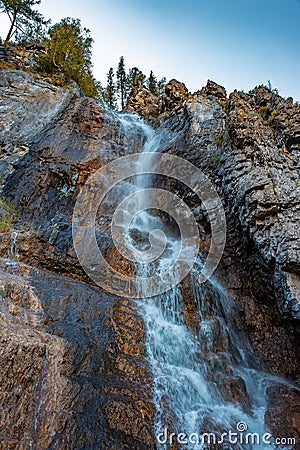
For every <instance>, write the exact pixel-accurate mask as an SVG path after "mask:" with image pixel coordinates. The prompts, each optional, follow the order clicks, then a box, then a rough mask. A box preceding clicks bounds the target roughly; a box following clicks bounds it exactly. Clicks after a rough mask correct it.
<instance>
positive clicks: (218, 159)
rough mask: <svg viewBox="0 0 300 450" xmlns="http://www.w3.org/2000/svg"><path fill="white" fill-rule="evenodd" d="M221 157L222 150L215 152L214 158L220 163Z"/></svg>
mask: <svg viewBox="0 0 300 450" xmlns="http://www.w3.org/2000/svg"><path fill="white" fill-rule="evenodd" d="M220 159H221V152H216V153H214V160H215V161H217V162H218V163H219V162H220Z"/></svg>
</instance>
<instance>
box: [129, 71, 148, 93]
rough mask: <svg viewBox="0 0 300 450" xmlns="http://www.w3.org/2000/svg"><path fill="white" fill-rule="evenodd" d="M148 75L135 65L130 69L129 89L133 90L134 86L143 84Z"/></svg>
mask: <svg viewBox="0 0 300 450" xmlns="http://www.w3.org/2000/svg"><path fill="white" fill-rule="evenodd" d="M145 79H146V76H145V75H144V74H143V72H142V71H141V70H139V69H138V68H137V67H133V68H132V69H130V70H129V74H128V76H127V91H128V92H129V93H131V92H132V90H133V88H135V87H139V86H143V84H144V82H145Z"/></svg>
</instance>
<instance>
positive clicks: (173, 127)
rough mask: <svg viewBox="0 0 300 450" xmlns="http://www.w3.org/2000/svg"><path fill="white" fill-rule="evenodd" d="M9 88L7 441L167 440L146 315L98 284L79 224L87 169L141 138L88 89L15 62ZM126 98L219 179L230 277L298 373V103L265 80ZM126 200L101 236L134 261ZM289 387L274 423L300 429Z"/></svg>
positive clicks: (265, 355) (272, 397)
mask: <svg viewBox="0 0 300 450" xmlns="http://www.w3.org/2000/svg"><path fill="white" fill-rule="evenodd" d="M0 88H1V100H0V106H1V111H2V113H1V116H0V125H1V129H0V130H1V131H0V144H1V156H0V177H1V180H2V182H1V183H2V185H3V186H2V197H3V198H2V199H1V201H0V213H1V214H2V217H3V218H4V217H5V218H6V222H5V221H4V219H3V220H2V222H1V226H0V256H1V258H2V259H1V263H0V270H1V280H2V281H1V283H2V284H1V306H0V324H1V328H0V352H1V359H0V361H1V362H0V365H1V370H0V392H1V395H0V421H1V422H0V423H1V427H0V442H1V444H0V447H1V446H3V447H4V446H6V447H8V448H16V449H18V448H19V449H23V448H41V449H43V448H53V449H72V448H78V449H82V450H83V449H95V448H100V449H106V448H107V449H118V450H119V449H120V448H122V449H126V448H128V449H141V450H143V449H151V448H155V446H156V445H155V438H154V420H155V408H154V405H153V399H152V377H151V372H150V368H149V366H148V363H147V360H146V358H145V345H144V341H145V330H144V324H143V321H142V318H141V317H140V316H139V314H138V312H137V311H136V309H135V305H134V303H133V302H131V301H130V300H124V299H122V298H116V297H114V296H112V295H108V294H106V293H104V292H103V291H102V290H101V289H99V288H98V287H95V286H93V285H92V284H91V281H90V280H89V279H88V278H87V277H86V276H85V274H84V272H83V271H82V269H81V267H80V266H79V263H78V261H77V258H76V255H75V252H74V249H73V246H72V233H71V231H72V230H71V216H72V212H73V208H74V204H75V201H76V198H77V196H78V193H79V192H80V190H81V187H82V186H83V184H84V183H85V181H86V179H87V178H88V177H89V176H90V175H91V174H93V173H94V172H95V171H96V170H97V169H99V168H100V167H102V166H103V165H105V164H106V163H108V162H110V161H112V160H113V159H115V158H117V157H120V156H124V155H126V154H127V153H128V152H129V151H130V152H131V153H134V152H138V151H139V150H140V148H141V146H142V144H143V136H142V135H140V136H139V135H137V136H136V138H135V139H134V141H133V140H130V139H128V136H127V135H126V132H125V129H124V124H123V123H122V121H121V120H120V119H119V116H118V114H116V113H114V112H111V111H109V110H106V109H105V108H104V107H103V106H102V105H99V104H98V103H97V102H96V101H94V100H91V99H88V98H85V97H81V96H80V92H79V90H78V88H77V87H76V86H73V87H71V88H70V89H68V90H63V89H61V88H56V87H53V86H52V85H51V84H49V83H48V82H47V81H46V80H45V79H42V78H40V77H37V76H35V75H33V74H30V73H27V72H23V71H16V70H4V71H2V72H1V76H0ZM128 109H129V110H131V111H134V112H136V113H138V114H140V115H141V116H143V117H146V118H147V119H149V120H151V122H153V123H154V124H155V126H157V127H159V126H160V127H163V128H164V129H166V130H167V131H169V132H171V134H172V136H175V138H173V139H172V140H171V142H170V144H169V145H168V146H166V151H168V152H170V153H173V154H176V155H179V156H181V157H183V158H185V159H188V160H189V161H191V162H192V163H193V164H195V165H197V166H198V167H199V168H201V169H202V170H203V172H204V173H205V174H206V175H208V176H210V178H211V180H212V181H213V182H214V184H215V186H216V188H217V190H218V192H219V194H220V196H221V198H222V200H223V203H224V207H225V210H226V216H227V226H228V240H227V246H226V249H225V253H224V256H223V259H222V262H221V265H220V270H219V276H220V277H223V278H222V279H224V280H226V283H227V287H228V289H229V290H230V292H231V293H232V295H233V296H234V297H235V300H236V305H235V312H236V315H235V322H236V326H237V327H238V328H239V329H240V330H242V331H243V332H246V333H247V334H248V336H249V338H250V341H251V343H252V345H253V348H254V350H255V352H256V354H257V355H258V356H259V357H260V359H261V360H262V361H263V363H264V365H265V367H266V368H267V369H269V370H270V371H272V372H273V373H275V374H281V375H286V376H288V377H290V378H292V379H294V380H296V379H297V378H298V377H299V357H298V354H297V349H298V346H297V340H296V338H297V328H296V324H297V321H298V319H299V311H300V309H299V285H300V283H299V272H300V270H299V269H300V255H299V248H300V245H299V232H298V227H299V205H300V201H299V200H300V198H299V194H300V193H299V189H300V186H299V164H300V160H299V147H300V141H299V136H300V120H299V117H300V110H299V105H295V104H294V103H293V101H292V100H291V99H288V100H284V99H282V98H281V97H279V96H278V95H277V94H276V93H274V92H271V91H269V90H268V89H265V88H263V87H259V88H256V89H255V90H254V91H252V92H250V93H249V94H245V93H242V92H234V93H233V94H231V95H230V97H229V99H228V98H227V97H226V92H225V89H224V88H222V87H221V86H219V85H217V84H216V83H214V82H211V81H209V82H208V84H207V86H206V87H205V88H203V89H202V90H201V91H199V92H196V93H195V94H190V93H189V92H188V90H187V88H186V87H185V85H184V84H182V83H179V82H178V81H176V80H171V81H170V82H169V83H168V84H167V86H166V94H165V96H164V97H163V99H162V101H161V102H160V101H159V100H158V99H157V98H156V97H155V96H153V95H152V94H151V95H150V93H149V91H147V90H146V89H139V90H136V91H135V92H134V93H133V96H132V97H131V98H130V99H129V102H128ZM170 183H172V182H171V181H170ZM171 186H172V184H171ZM173 187H174V190H173V192H174V193H178V194H180V197H183V198H185V200H186V202H187V203H188V204H189V206H190V207H191V208H192V209H193V211H194V213H195V216H196V218H197V220H198V223H199V225H200V226H201V230H202V238H203V241H202V246H203V250H204V251H205V250H206V249H207V246H208V242H209V226H208V223H207V218H206V214H205V211H203V210H202V208H201V204H199V201H198V199H197V198H195V196H193V195H190V194H189V193H187V192H186V191H185V190H184V188H183V187H182V186H178V185H176V184H175V185H174V186H173ZM112 211H113V205H112V204H110V203H109V201H108V202H107V203H106V205H105V209H104V210H103V211H101V214H99V216H100V217H99V230H100V231H99V239H100V241H101V245H103V246H104V247H105V249H106V251H107V256H108V259H109V260H111V261H112V262H113V261H114V262H115V264H116V265H119V266H120V267H121V269H122V270H123V271H124V273H126V271H127V270H128V267H127V266H125V265H124V261H122V260H118V259H117V258H116V256H115V252H114V248H113V247H112V246H111V240H110V237H109V236H108V223H109V218H110V216H111V213H112ZM10 218H11V219H12V220H13V222H10ZM183 286H184V285H183ZM185 294H186V295H185V297H186V298H185V303H186V307H185V310H184V316H185V320H186V323H187V324H188V326H189V327H190V328H191V330H192V332H193V333H194V334H195V335H197V333H198V332H199V320H200V319H199V316H197V313H196V311H195V308H194V305H193V300H192V296H191V294H190V293H189V292H188V289H186V293H185ZM221 344H222V345H223V344H224V342H223V339H222V336H221V337H220V345H221ZM274 348H276V354H275V352H274ZM11 374H13V376H12V375H11ZM214 376H216V378H218V373H216V374H215V375H214ZM218 381H219V380H218ZM235 381H236V386H229V387H228V389H227V390H228V397H230V393H229V391H233V392H235V393H236V396H237V397H238V398H240V397H241V398H243V395H244V387H243V386H242V385H241V380H235ZM282 389H286V387H284V388H281V386H280V385H279V386H276V389H274V390H273V391H272V390H271V391H270V392H269V406H268V411H267V413H266V421H267V422H268V423H269V427H270V429H274V427H275V428H276V424H277V423H279V421H280V415H282V410H283V409H284V410H285V411H287V413H286V415H287V421H288V424H287V427H291V426H292V427H293V426H294V428H293V430H294V432H295V433H296V432H297V431H295V430H298V428H297V427H298V425H297V423H298V422H297V414H298V413H297V411H298V410H296V412H295V411H293V410H292V407H291V405H292V404H296V403H297V401H298V400H297V398H296V397H297V396H296V394H295V393H294V391H293V390H289V391H284V392H283V391H282ZM227 390H226V389H225V388H224V391H226V393H227ZM281 394H282V396H283V397H284V400H283V403H284V405H283V406H282V408H281V409H280V410H279V409H278V408H277V407H276V402H277V397H278V396H280V395H281ZM226 395H227V394H226ZM244 406H245V410H246V409H247V401H246V400H244ZM291 424H295V425H291ZM288 429H290V428H288ZM4 448H5V447H4Z"/></svg>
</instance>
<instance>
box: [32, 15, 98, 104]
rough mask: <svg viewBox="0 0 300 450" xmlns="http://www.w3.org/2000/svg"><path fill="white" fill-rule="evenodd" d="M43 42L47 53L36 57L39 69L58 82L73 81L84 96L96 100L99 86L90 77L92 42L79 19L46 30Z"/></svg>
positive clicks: (63, 22)
mask: <svg viewBox="0 0 300 450" xmlns="http://www.w3.org/2000/svg"><path fill="white" fill-rule="evenodd" d="M45 43H46V47H47V53H46V54H45V55H41V56H40V58H39V69H40V70H41V71H42V72H45V73H47V74H49V75H52V76H53V75H54V76H55V77H57V78H58V79H61V82H62V83H68V82H69V81H70V80H74V81H76V83H78V85H79V87H80V88H81V89H82V91H83V93H84V94H85V95H87V96H89V97H95V98H97V97H99V84H98V83H97V82H96V80H95V79H94V77H93V75H92V60H91V58H92V43H93V40H92V38H91V36H90V31H89V30H88V29H86V28H82V26H81V22H80V20H79V19H73V18H70V17H67V18H66V19H62V20H61V22H59V23H57V24H55V25H53V26H52V27H51V28H50V29H49V37H48V38H47V39H46V41H45Z"/></svg>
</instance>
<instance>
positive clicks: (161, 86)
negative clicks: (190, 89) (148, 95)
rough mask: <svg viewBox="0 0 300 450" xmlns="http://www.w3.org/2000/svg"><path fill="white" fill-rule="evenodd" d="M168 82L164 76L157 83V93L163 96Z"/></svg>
mask: <svg viewBox="0 0 300 450" xmlns="http://www.w3.org/2000/svg"><path fill="white" fill-rule="evenodd" d="M166 84H167V79H166V77H163V78H162V79H161V80H159V81H158V83H157V95H158V97H160V98H161V97H162V96H163V95H164V94H165V88H166Z"/></svg>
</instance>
